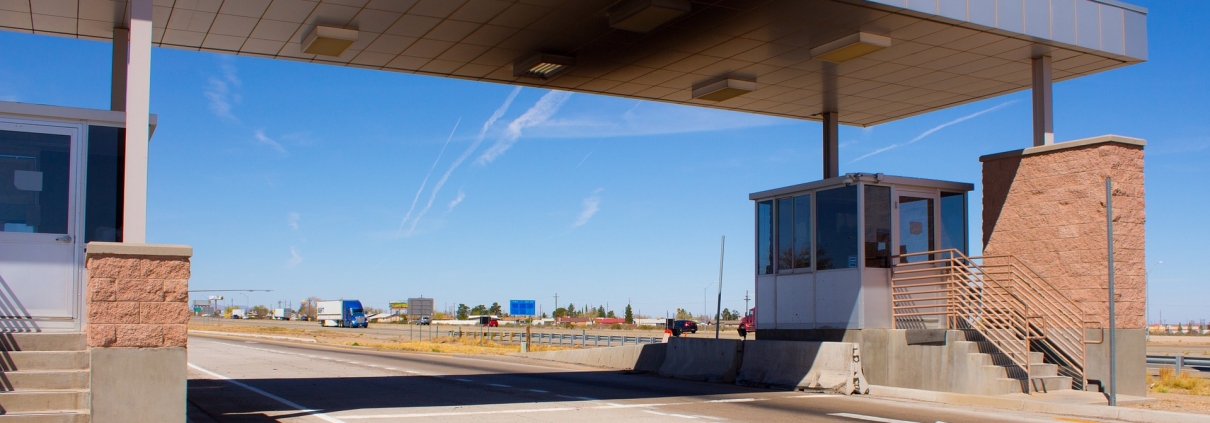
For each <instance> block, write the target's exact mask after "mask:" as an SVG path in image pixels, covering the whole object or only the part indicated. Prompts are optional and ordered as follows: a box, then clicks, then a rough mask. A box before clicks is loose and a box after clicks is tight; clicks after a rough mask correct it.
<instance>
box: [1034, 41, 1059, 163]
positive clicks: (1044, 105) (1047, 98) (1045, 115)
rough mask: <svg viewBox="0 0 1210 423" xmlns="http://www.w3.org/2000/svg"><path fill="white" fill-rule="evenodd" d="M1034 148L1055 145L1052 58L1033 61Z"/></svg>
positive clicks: (1040, 58)
mask: <svg viewBox="0 0 1210 423" xmlns="http://www.w3.org/2000/svg"><path fill="white" fill-rule="evenodd" d="M1032 62H1033V103H1034V147H1038V146H1043V145H1051V144H1054V143H1055V128H1054V109H1053V107H1052V104H1051V103H1052V102H1051V83H1052V77H1051V71H1050V56H1041V57H1035V58H1034V59H1033V61H1032Z"/></svg>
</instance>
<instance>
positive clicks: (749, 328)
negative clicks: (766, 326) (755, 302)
mask: <svg viewBox="0 0 1210 423" xmlns="http://www.w3.org/2000/svg"><path fill="white" fill-rule="evenodd" d="M755 332H756V308H755V307H753V308H752V309H751V310H748V314H747V315H744V318H743V319H740V321H739V337H740V338H746V337H748V334H749V333H755Z"/></svg>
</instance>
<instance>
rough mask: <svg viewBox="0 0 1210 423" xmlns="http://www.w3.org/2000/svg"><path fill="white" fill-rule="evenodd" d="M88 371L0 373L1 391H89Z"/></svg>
mask: <svg viewBox="0 0 1210 423" xmlns="http://www.w3.org/2000/svg"><path fill="white" fill-rule="evenodd" d="M89 376H90V374H89V372H88V370H29V371H16V372H0V378H2V379H0V391H9V392H11V391H18V392H20V391H43V390H47V389H88V380H89Z"/></svg>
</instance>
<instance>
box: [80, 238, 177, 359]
mask: <svg viewBox="0 0 1210 423" xmlns="http://www.w3.org/2000/svg"><path fill="white" fill-rule="evenodd" d="M86 266H87V269H88V287H87V290H86V296H85V300H84V301H85V309H86V313H87V325H86V326H85V332H86V333H87V336H88V346H89V347H94V348H96V347H102V348H103V347H135V348H160V347H184V346H185V344H186V341H187V334H186V324H188V323H189V316H190V315H191V314H192V312H191V310H190V309H189V292H188V291H189V259H188V258H186V257H175V256H162V257H161V256H145V255H110V254H89V256H88V262H87V265H86Z"/></svg>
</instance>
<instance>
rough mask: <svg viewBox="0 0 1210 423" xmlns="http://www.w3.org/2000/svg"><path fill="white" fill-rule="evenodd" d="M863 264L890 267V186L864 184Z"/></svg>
mask: <svg viewBox="0 0 1210 423" xmlns="http://www.w3.org/2000/svg"><path fill="white" fill-rule="evenodd" d="M865 266H866V267H880V268H889V267H891V188H890V187H882V186H876V185H866V186H865Z"/></svg>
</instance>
